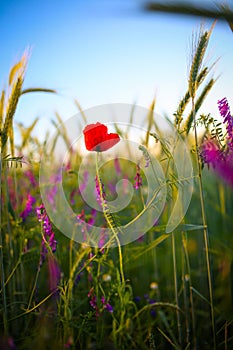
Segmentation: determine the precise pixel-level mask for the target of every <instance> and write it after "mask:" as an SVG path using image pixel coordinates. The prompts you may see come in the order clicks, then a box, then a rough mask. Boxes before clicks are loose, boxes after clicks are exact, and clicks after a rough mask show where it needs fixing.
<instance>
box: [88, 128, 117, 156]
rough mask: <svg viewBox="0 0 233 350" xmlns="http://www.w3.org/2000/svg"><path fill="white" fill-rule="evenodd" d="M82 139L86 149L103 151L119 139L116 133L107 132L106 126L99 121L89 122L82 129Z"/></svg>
mask: <svg viewBox="0 0 233 350" xmlns="http://www.w3.org/2000/svg"><path fill="white" fill-rule="evenodd" d="M83 133H84V141H85V145H86V148H87V150H88V151H96V152H103V151H107V150H108V149H109V148H111V147H113V146H114V145H115V144H117V143H118V142H119V141H120V137H119V135H118V134H112V133H110V134H108V128H107V126H106V125H104V124H101V123H99V122H98V123H96V124H89V125H87V126H86V127H85V129H84V130H83Z"/></svg>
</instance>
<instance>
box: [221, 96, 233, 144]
mask: <svg viewBox="0 0 233 350" xmlns="http://www.w3.org/2000/svg"><path fill="white" fill-rule="evenodd" d="M218 109H219V112H220V114H221V116H222V117H223V121H224V123H226V124H227V126H226V129H227V134H228V140H229V144H228V145H229V147H230V148H231V149H233V117H232V115H231V112H230V107H229V104H228V102H227V99H226V97H224V98H223V99H222V100H219V101H218Z"/></svg>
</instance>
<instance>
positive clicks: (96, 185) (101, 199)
mask: <svg viewBox="0 0 233 350" xmlns="http://www.w3.org/2000/svg"><path fill="white" fill-rule="evenodd" d="M99 181H100V183H101V187H102V196H101V189H100V184H99ZM95 190H96V200H97V202H98V203H100V204H101V203H102V202H103V201H105V200H106V194H105V191H104V184H103V183H102V182H101V180H98V177H97V176H96V177H95Z"/></svg>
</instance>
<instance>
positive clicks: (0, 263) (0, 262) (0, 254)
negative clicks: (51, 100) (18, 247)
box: [0, 155, 8, 336]
mask: <svg viewBox="0 0 233 350" xmlns="http://www.w3.org/2000/svg"><path fill="white" fill-rule="evenodd" d="M0 202H1V207H0V269H1V276H2V278H1V282H2V300H3V326H4V334H5V335H6V336H7V335H8V322H7V306H6V290H5V273H4V261H3V239H2V155H0Z"/></svg>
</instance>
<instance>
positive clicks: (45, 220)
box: [36, 204, 57, 265]
mask: <svg viewBox="0 0 233 350" xmlns="http://www.w3.org/2000/svg"><path fill="white" fill-rule="evenodd" d="M36 213H37V217H38V221H39V222H42V227H43V231H44V237H43V239H42V243H41V245H42V247H41V259H40V265H42V263H43V262H44V261H45V257H46V254H47V253H48V250H47V245H49V246H50V248H51V250H52V252H53V253H55V251H56V249H57V241H56V240H55V234H54V232H53V228H52V224H51V222H50V220H49V217H48V215H47V213H46V210H45V207H44V205H43V204H41V205H40V206H39V207H37V208H36Z"/></svg>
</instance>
